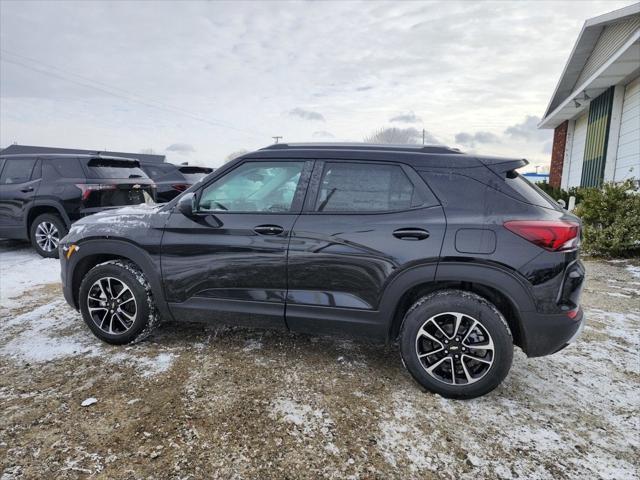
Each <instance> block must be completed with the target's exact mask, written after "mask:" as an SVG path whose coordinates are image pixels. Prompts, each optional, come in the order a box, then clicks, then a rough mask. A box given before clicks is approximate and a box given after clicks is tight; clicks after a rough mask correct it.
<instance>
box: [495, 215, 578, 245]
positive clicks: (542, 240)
mask: <svg viewBox="0 0 640 480" xmlns="http://www.w3.org/2000/svg"><path fill="white" fill-rule="evenodd" d="M504 226H505V228H506V229H507V230H509V231H511V232H513V233H515V234H516V235H518V236H520V237H522V238H524V239H525V240H529V241H530V242H531V243H535V244H536V245H538V246H539V247H542V248H544V249H546V250H549V251H551V252H562V251H566V250H574V249H576V248H578V245H579V244H580V225H579V224H578V223H576V222H565V221H562V220H510V221H508V222H505V224H504Z"/></svg>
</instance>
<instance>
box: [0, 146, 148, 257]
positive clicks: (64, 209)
mask: <svg viewBox="0 0 640 480" xmlns="http://www.w3.org/2000/svg"><path fill="white" fill-rule="evenodd" d="M154 196H155V193H154V183H153V181H152V180H150V179H149V177H148V176H147V175H146V174H145V173H144V172H143V171H142V170H141V169H140V165H139V163H138V161H137V160H133V159H128V158H119V157H104V156H99V155H60V154H50V155H29V154H24V155H4V156H0V238H13V239H20V240H31V243H32V245H33V248H34V249H35V250H36V251H37V252H38V253H39V254H40V255H42V256H43V257H57V256H58V243H59V241H60V239H61V238H62V237H64V236H65V235H66V233H67V231H68V230H69V227H70V225H71V223H73V222H74V221H76V220H78V219H79V218H81V217H83V216H85V215H89V214H92V213H95V212H100V211H102V210H105V209H108V208H114V207H120V206H124V205H137V204H140V203H149V202H153V198H154Z"/></svg>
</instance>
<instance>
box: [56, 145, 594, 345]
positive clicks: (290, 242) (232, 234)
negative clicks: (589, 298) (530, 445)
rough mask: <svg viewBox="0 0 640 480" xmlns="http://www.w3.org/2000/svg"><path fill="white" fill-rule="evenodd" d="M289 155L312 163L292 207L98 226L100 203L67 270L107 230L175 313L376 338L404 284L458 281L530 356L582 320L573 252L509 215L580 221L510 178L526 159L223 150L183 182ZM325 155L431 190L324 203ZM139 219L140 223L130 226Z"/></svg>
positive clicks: (173, 214) (161, 214) (160, 214)
mask: <svg viewBox="0 0 640 480" xmlns="http://www.w3.org/2000/svg"><path fill="white" fill-rule="evenodd" d="M287 159H288V160H292V161H299V160H306V161H307V163H308V164H310V165H312V166H313V169H312V170H307V173H308V174H309V175H308V178H305V180H304V182H303V183H304V186H305V188H303V189H302V190H301V191H300V192H298V193H300V195H297V197H296V201H297V202H300V203H299V208H296V209H294V210H293V211H291V212H289V213H284V214H283V213H269V214H265V213H263V214H253V213H226V212H216V213H215V215H213V214H206V215H202V216H200V217H190V218H187V217H185V216H184V215H183V214H181V213H179V212H178V210H177V209H176V208H174V207H175V206H176V203H177V200H173V201H171V202H169V203H168V204H166V205H165V206H163V207H160V208H159V209H156V210H155V211H154V212H153V213H152V212H149V214H148V215H146V214H140V215H138V214H136V215H134V217H135V218H126V219H123V220H126V221H123V222H122V227H120V225H119V223H118V224H117V225H116V226H115V227H114V226H113V225H110V226H109V228H106V227H105V228H101V227H100V226H96V224H99V223H100V221H101V218H103V219H104V222H105V225H106V222H111V221H112V220H109V219H108V215H105V216H104V217H97V219H91V220H83V221H81V222H80V225H79V226H81V227H86V228H87V230H86V231H85V232H84V233H83V234H80V232H79V231H76V230H75V229H74V228H72V231H71V232H70V234H69V237H68V238H67V239H65V243H66V244H68V243H69V242H70V241H78V242H79V243H80V246H81V249H80V251H79V252H78V253H76V254H74V256H73V257H72V258H71V260H70V261H69V262H68V265H66V266H65V263H64V262H65V261H64V260H63V269H64V268H66V269H67V273H66V275H67V277H68V275H69V272H73V270H74V268H75V265H77V264H78V262H80V261H81V260H82V258H83V257H85V256H86V255H88V254H93V252H94V247H93V246H91V247H87V248H83V245H85V242H89V243H93V242H95V243H96V245H98V244H99V242H104V243H105V245H106V246H105V251H106V250H108V251H109V252H110V253H114V254H115V252H116V251H119V252H121V254H122V256H124V257H126V258H130V259H131V260H132V261H134V262H136V263H137V262H138V261H137V260H136V258H139V259H140V261H141V262H146V264H145V266H144V267H143V266H142V265H141V268H143V271H145V274H146V273H147V271H148V272H149V275H151V276H153V277H154V280H153V283H152V288H153V290H154V295H157V296H158V298H159V299H160V302H161V303H162V305H163V307H162V310H163V312H164V313H165V314H166V315H167V316H169V317H170V318H175V319H176V320H178V321H191V320H204V321H221V322H225V323H231V324H236V325H251V326H265V327H272V328H287V327H288V328H289V329H291V330H294V331H300V332H308V333H315V334H318V333H320V334H323V333H333V334H348V335H353V336H361V337H367V338H371V339H376V340H382V341H384V340H388V339H390V338H391V339H393V338H395V337H394V335H395V334H397V325H395V323H394V321H397V312H398V308H399V305H400V301H401V299H402V298H403V296H404V295H405V294H406V293H407V292H409V291H412V290H414V289H417V290H416V291H420V292H422V291H423V290H422V289H421V287H422V286H426V290H424V291H428V290H429V289H431V288H436V289H437V288H438V285H445V286H447V285H449V286H450V285H455V286H456V288H462V289H465V288H475V290H474V291H482V289H486V291H487V292H490V291H491V292H496V293H497V294H499V295H500V296H501V298H503V299H505V301H506V302H508V305H509V308H510V313H512V315H513V318H510V319H509V320H510V321H512V322H516V328H517V329H518V330H519V331H518V334H519V337H520V339H519V341H520V343H519V344H520V345H521V346H522V348H523V349H524V351H525V352H526V353H527V354H528V355H530V356H537V355H544V354H548V353H553V352H554V351H556V350H558V349H559V348H562V346H563V345H564V344H566V342H567V341H568V339H569V338H570V337H572V336H573V335H574V334H575V332H576V331H577V329H578V328H579V326H580V324H581V321H582V313H581V312H578V313H577V314H576V315H575V316H573V317H571V316H568V315H567V312H569V311H575V310H576V309H577V308H578V298H579V295H580V290H581V288H582V285H583V282H584V269H583V268H582V266H581V264H580V262H579V261H578V260H577V252H575V251H572V252H568V253H562V252H548V251H546V250H544V249H542V248H540V247H538V246H536V245H534V244H532V243H531V242H529V241H527V240H525V239H523V238H521V237H519V236H517V235H515V234H514V233H512V232H510V231H508V230H507V229H505V228H504V226H503V224H504V222H505V221H508V220H513V219H518V220H527V219H545V220H570V221H576V219H575V217H574V216H572V215H570V214H568V213H566V212H565V211H563V210H561V209H559V208H556V207H554V206H553V204H552V203H550V204H549V205H547V206H544V205H541V204H534V203H531V202H529V201H528V199H527V197H526V195H522V194H520V193H519V192H518V191H517V189H513V188H511V187H509V185H508V184H507V181H506V180H505V178H504V175H505V169H510V170H513V169H514V168H518V167H519V166H522V164H523V162H522V161H521V160H508V161H503V160H497V159H493V158H484V157H472V156H466V155H461V154H457V153H455V152H450V153H441V154H437V155H435V154H434V155H429V154H420V153H412V152H409V153H407V152H396V151H392V150H391V149H388V150H385V149H378V150H376V149H372V150H364V149H353V150H350V149H348V148H344V149H343V148H336V149H334V150H331V149H317V150H313V149H300V150H296V149H283V150H278V149H268V150H261V151H258V152H253V153H251V154H247V155H245V156H243V157H241V158H239V159H236V160H234V161H232V162H230V163H229V164H227V165H225V166H223V167H222V168H220V169H219V170H217V171H216V172H215V173H213V174H211V175H209V176H208V177H207V178H206V179H205V180H203V181H202V182H201V183H199V184H197V185H194V186H192V187H191V188H190V189H189V190H187V192H193V193H195V198H198V195H199V194H200V192H201V191H202V190H203V188H204V187H206V186H207V185H209V184H211V182H214V181H216V180H217V179H219V178H221V177H223V176H224V175H226V174H227V173H228V172H229V171H231V170H233V169H234V168H236V167H237V166H238V165H241V164H242V163H243V162H246V161H269V160H278V161H281V160H287ZM328 162H356V163H362V162H365V163H367V164H370V163H376V162H391V163H394V164H395V165H399V166H401V168H402V169H404V171H405V172H406V174H407V176H408V177H409V178H410V179H411V181H412V182H413V183H414V185H416V186H418V187H419V188H424V189H425V195H426V197H425V198H429V195H431V197H432V198H433V201H427V202H425V204H423V205H420V206H418V207H416V208H413V207H412V208H409V209H404V210H397V211H385V212H368V213H359V212H326V211H318V210H317V209H318V203H317V201H316V200H317V197H318V189H319V184H320V182H321V175H322V171H323V170H322V169H323V165H324V164H325V163H328ZM307 183H308V185H309V187H308V189H307V188H306V185H307ZM543 203H544V202H543ZM154 217H155V220H152V218H154ZM137 221H138V222H140V223H139V224H138V228H137V229H136V230H135V231H134V230H130V228H131V225H134V224H135V222H137ZM152 223H153V225H152ZM261 224H262V225H264V224H277V225H279V226H281V227H283V231H282V232H281V233H280V234H278V235H273V236H265V235H260V234H258V233H256V231H255V227H256V226H259V225H261ZM152 230H153V233H151V234H150V235H149V237H148V238H146V237H145V238H142V236H144V235H147V233H148V232H149V231H152ZM405 230H412V231H413V230H418V231H420V232H426V233H427V234H428V235H427V236H426V237H422V238H420V239H417V238H400V237H399V236H398V235H397V234H398V231H405ZM105 237H110V238H109V239H108V240H107V239H106V238H105ZM113 237H116V238H120V239H119V240H113V239H112V238H113ZM98 238H102V239H104V240H98ZM125 238H126V239H127V240H126V241H125ZM113 242H116V243H117V245H118V246H116V244H115V243H113ZM86 244H87V245H88V243H86ZM95 248H96V249H95V251H98V250H99V249H98V248H97V247H95ZM138 250H139V251H140V252H138V253H136V254H134V253H131V252H134V251H136V252H137V251H138ZM136 255H138V256H137V257H136V258H133V257H134V256H136ZM64 275H65V274H64V273H63V276H64ZM71 275H73V273H71ZM159 279H161V280H159ZM150 280H151V279H150ZM64 283H65V295H66V296H67V298H68V299H71V300H70V302H71V303H72V304H73V295H74V292H73V291H71V293H68V290H69V289H71V290H72V289H73V287H71V286H69V284H72V283H73V282H70V281H69V279H68V278H67V280H65V281H64ZM76 306H77V305H76ZM392 324H393V325H394V327H395V328H396V330H394V329H393V328H392Z"/></svg>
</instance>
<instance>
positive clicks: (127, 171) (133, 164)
mask: <svg viewBox="0 0 640 480" xmlns="http://www.w3.org/2000/svg"><path fill="white" fill-rule="evenodd" d="M87 177H88V178H148V177H147V174H146V173H144V172H143V171H142V170H141V169H140V164H139V163H138V162H137V161H135V160H117V159H111V158H92V159H91V160H89V161H88V162H87Z"/></svg>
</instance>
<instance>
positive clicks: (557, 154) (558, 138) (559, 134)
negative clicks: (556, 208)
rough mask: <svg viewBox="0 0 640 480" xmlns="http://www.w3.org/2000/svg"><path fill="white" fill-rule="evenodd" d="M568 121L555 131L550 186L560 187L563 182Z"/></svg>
mask: <svg viewBox="0 0 640 480" xmlns="http://www.w3.org/2000/svg"><path fill="white" fill-rule="evenodd" d="M568 125H569V122H568V121H565V122H563V123H561V124H560V125H558V126H557V127H556V129H555V130H554V131H553V148H552V149H551V168H550V169H549V185H551V186H552V187H560V182H561V180H562V164H563V163H564V147H565V145H566V143H567V127H568Z"/></svg>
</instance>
